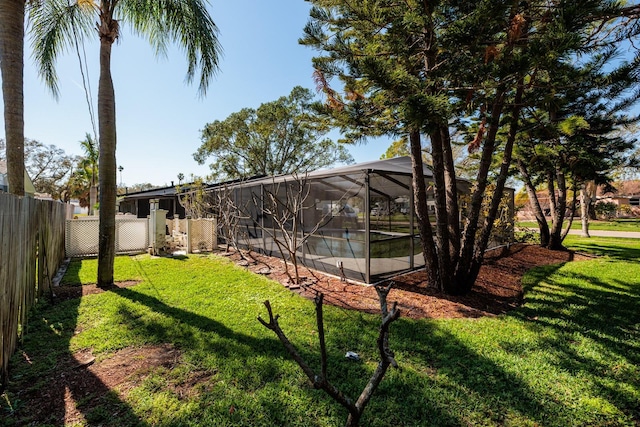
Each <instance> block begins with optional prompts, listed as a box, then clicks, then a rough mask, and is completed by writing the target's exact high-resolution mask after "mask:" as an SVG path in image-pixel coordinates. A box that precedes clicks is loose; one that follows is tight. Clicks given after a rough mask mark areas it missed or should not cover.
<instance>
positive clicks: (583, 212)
mask: <svg viewBox="0 0 640 427" xmlns="http://www.w3.org/2000/svg"><path fill="white" fill-rule="evenodd" d="M590 205H591V197H589V196H588V195H587V183H586V182H583V183H582V187H581V188H580V221H581V222H582V233H581V234H580V235H581V236H582V237H591V236H590V235H589V206H590Z"/></svg>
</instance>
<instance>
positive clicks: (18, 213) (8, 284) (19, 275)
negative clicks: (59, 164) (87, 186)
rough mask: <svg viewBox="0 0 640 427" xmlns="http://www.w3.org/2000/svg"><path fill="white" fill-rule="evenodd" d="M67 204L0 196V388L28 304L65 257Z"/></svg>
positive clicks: (35, 298)
mask: <svg viewBox="0 0 640 427" xmlns="http://www.w3.org/2000/svg"><path fill="white" fill-rule="evenodd" d="M72 213H73V209H72V207H71V206H70V205H65V204H63V203H59V202H52V201H46V200H35V199H31V198H21V197H16V196H12V195H9V194H0V388H1V387H2V386H3V385H5V384H6V381H7V375H8V366H9V359H10V358H11V355H12V354H13V352H14V351H15V349H16V346H17V343H18V339H19V337H20V336H19V335H20V333H22V331H24V329H25V326H26V321H27V313H28V312H29V308H30V307H31V306H32V305H33V304H34V303H35V302H36V301H37V299H38V298H39V297H40V296H41V295H42V292H43V290H45V289H48V286H50V278H51V277H53V276H54V275H55V273H56V270H57V269H58V266H59V265H60V263H61V262H62V260H63V259H64V223H65V219H66V218H67V217H70V216H71V214H72Z"/></svg>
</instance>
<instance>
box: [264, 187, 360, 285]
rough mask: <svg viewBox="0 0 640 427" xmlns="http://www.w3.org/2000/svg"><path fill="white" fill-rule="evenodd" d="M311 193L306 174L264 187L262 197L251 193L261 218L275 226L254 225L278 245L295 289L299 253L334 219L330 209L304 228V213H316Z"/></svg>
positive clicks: (298, 281)
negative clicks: (259, 209)
mask: <svg viewBox="0 0 640 427" xmlns="http://www.w3.org/2000/svg"><path fill="white" fill-rule="evenodd" d="M310 191H311V185H310V183H309V182H308V179H307V176H306V174H305V175H302V176H300V175H296V174H293V175H291V179H289V180H288V181H282V182H275V180H274V181H273V182H272V184H271V185H270V186H266V185H265V186H262V187H261V192H260V194H257V193H255V192H253V193H252V198H253V205H254V206H260V207H261V210H262V215H263V216H267V217H269V218H270V219H271V221H272V224H273V225H272V227H265V226H264V225H263V224H262V223H260V222H259V221H255V225H256V226H257V227H259V228H260V229H261V230H262V232H263V233H265V234H267V235H268V236H269V237H270V238H271V239H272V240H273V242H274V243H275V244H276V246H277V247H278V251H279V252H280V254H281V256H282V260H283V261H284V263H285V270H286V273H287V276H289V280H290V281H291V282H292V283H294V284H296V285H297V284H300V281H301V278H300V273H299V268H298V257H297V253H298V251H299V250H300V249H301V248H302V247H303V246H304V244H305V242H306V241H307V240H308V239H309V237H311V236H312V235H313V234H314V233H315V232H316V231H318V229H319V228H321V227H323V226H324V225H326V224H327V222H328V221H329V220H330V219H331V218H332V216H333V215H334V213H333V212H332V210H331V209H329V210H327V212H325V213H324V214H323V215H322V217H321V218H320V219H319V220H318V221H315V223H314V224H304V225H303V224H302V223H301V220H300V219H301V218H302V214H303V211H304V210H306V209H316V206H315V204H314V205H308V204H307V203H306V202H307V199H308V198H309V194H310ZM347 195H348V192H345V194H344V195H343V196H342V197H341V199H340V200H339V201H338V203H340V202H341V201H342V200H343V199H344V198H346V197H348V196H347ZM343 208H344V207H343ZM289 263H291V265H292V267H293V276H292V275H291V273H290V272H289Z"/></svg>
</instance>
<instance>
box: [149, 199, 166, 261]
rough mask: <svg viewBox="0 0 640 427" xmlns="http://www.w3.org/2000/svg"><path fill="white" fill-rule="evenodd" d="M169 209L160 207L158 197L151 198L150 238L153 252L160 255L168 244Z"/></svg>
mask: <svg viewBox="0 0 640 427" xmlns="http://www.w3.org/2000/svg"><path fill="white" fill-rule="evenodd" d="M167 212H168V211H167V210H166V209H159V208H158V199H152V200H151V213H150V215H149V228H150V230H149V231H150V233H149V240H150V246H151V253H152V254H153V255H158V254H159V253H160V252H161V251H162V250H163V249H164V247H165V244H166V237H165V235H166V227H167Z"/></svg>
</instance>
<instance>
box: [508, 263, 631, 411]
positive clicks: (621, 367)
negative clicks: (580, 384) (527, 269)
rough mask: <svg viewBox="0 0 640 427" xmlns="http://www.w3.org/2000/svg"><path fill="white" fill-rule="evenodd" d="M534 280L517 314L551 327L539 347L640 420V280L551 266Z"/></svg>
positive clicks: (536, 326) (534, 273)
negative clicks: (639, 311)
mask: <svg viewBox="0 0 640 427" xmlns="http://www.w3.org/2000/svg"><path fill="white" fill-rule="evenodd" d="M614 274H615V273H614ZM529 279H530V284H529V286H527V298H526V300H527V304H526V305H525V306H524V307H523V308H522V309H521V310H518V311H517V312H514V313H513V316H514V317H519V318H521V319H534V321H533V322H529V323H528V324H529V325H530V326H529V327H530V328H531V329H534V330H538V329H539V328H540V327H543V328H545V329H546V330H551V331H552V333H547V334H545V336H544V338H541V339H540V340H539V345H540V346H542V347H543V348H546V349H548V353H549V356H550V359H552V360H553V361H554V364H555V365H557V366H558V367H559V368H560V369H562V370H563V371H566V372H570V373H571V374H572V375H578V376H580V377H581V378H585V380H586V381H589V382H591V383H593V384H595V385H596V386H597V388H598V389H599V393H598V395H597V396H596V397H597V398H599V399H603V400H605V401H607V402H610V403H611V404H612V405H614V406H616V407H617V408H618V409H620V410H621V411H622V412H624V413H625V414H627V415H628V416H630V417H631V418H632V419H633V420H634V422H635V423H638V422H640V405H638V392H637V390H640V375H639V372H638V370H637V366H640V316H639V315H638V310H639V308H640V281H639V279H638V278H635V277H630V278H628V280H621V279H619V278H613V277H611V273H606V272H605V273H603V276H601V275H598V276H594V275H586V274H582V273H580V272H578V271H575V269H573V270H554V269H550V268H538V269H536V270H533V271H532V272H531V273H530V276H529ZM630 390H636V393H635V394H634V393H633V392H632V391H630Z"/></svg>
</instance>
